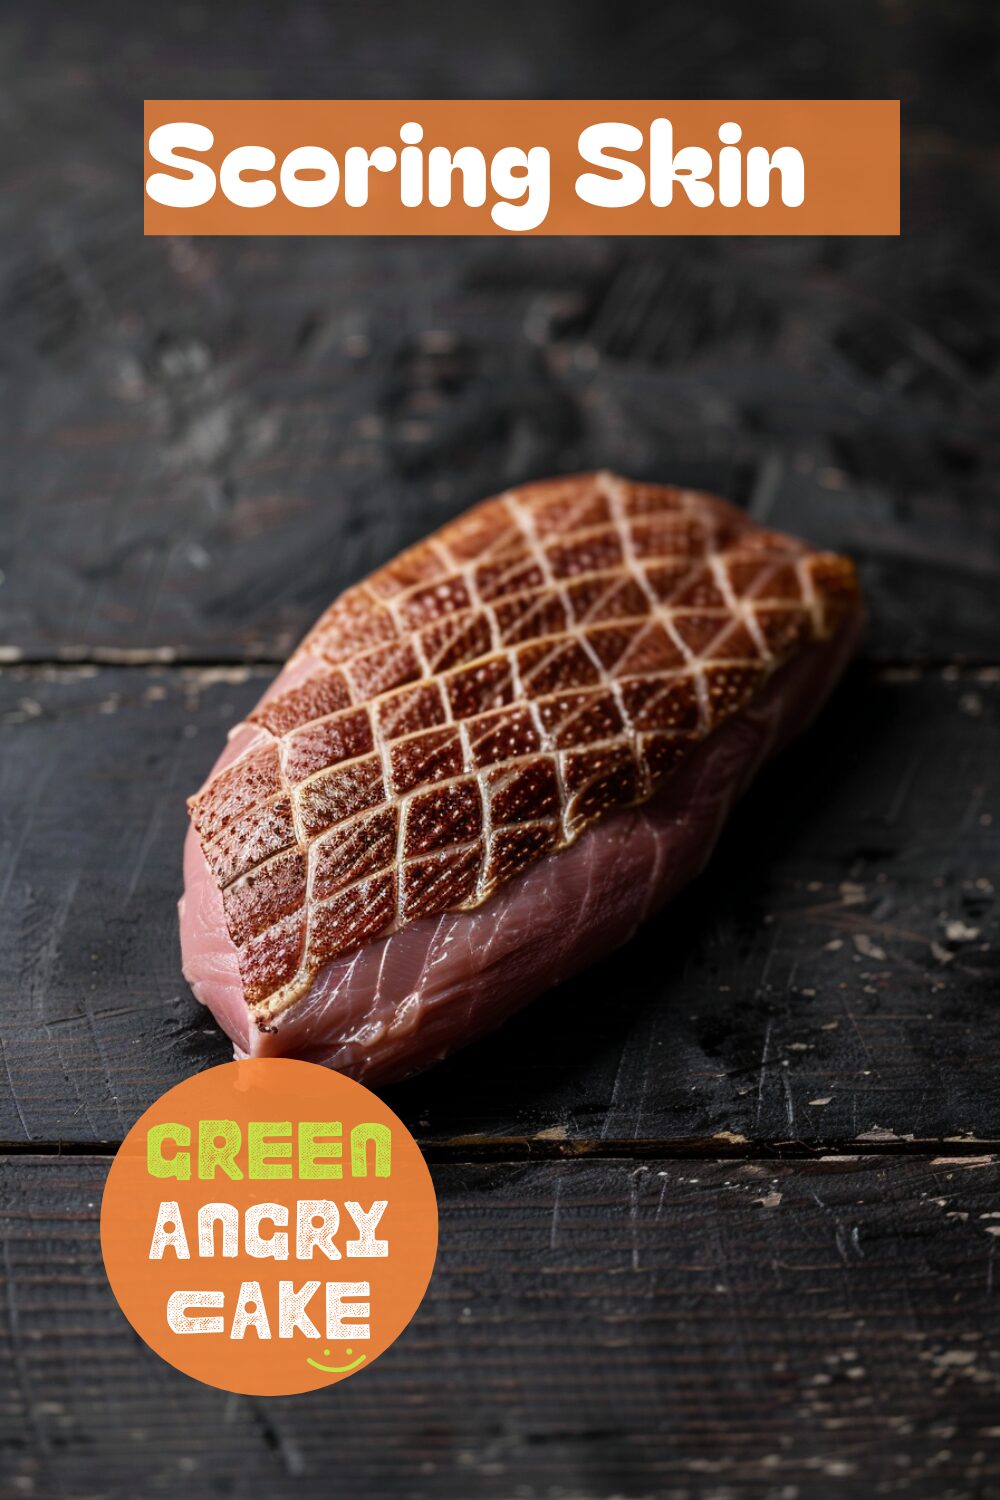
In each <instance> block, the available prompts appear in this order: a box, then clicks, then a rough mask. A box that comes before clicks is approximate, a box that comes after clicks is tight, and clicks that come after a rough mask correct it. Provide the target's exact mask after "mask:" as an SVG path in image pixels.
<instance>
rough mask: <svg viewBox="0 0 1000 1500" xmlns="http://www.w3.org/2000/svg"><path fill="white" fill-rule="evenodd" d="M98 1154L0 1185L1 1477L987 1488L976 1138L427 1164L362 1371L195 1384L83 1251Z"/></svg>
mask: <svg viewBox="0 0 1000 1500" xmlns="http://www.w3.org/2000/svg"><path fill="white" fill-rule="evenodd" d="M105 1169H106V1163H105V1162H103V1161H99V1160H94V1159H92V1158H81V1159H76V1160H72V1161H71V1160H63V1161H54V1160H52V1159H51V1158H47V1159H44V1160H38V1159H32V1158H29V1159H26V1160H23V1161H21V1162H18V1163H16V1164H14V1165H10V1166H8V1169H7V1170H6V1171H5V1172H4V1174H3V1175H2V1177H0V1213H2V1215H3V1231H4V1233H3V1240H4V1255H3V1263H2V1266H0V1275H2V1279H3V1292H4V1302H5V1306H6V1308H7V1316H6V1319H5V1326H4V1327H3V1329H2V1331H0V1340H2V1343H3V1346H4V1358H3V1360H2V1364H0V1369H2V1374H0V1389H2V1404H3V1422H4V1429H5V1437H6V1440H7V1441H6V1454H7V1462H6V1475H7V1481H6V1487H5V1493H8V1494H11V1495H17V1494H29V1495H42V1496H45V1497H46V1500H84V1497H86V1500H133V1497H134V1496H135V1495H136V1493H137V1492H141V1494H142V1495H143V1496H144V1497H152V1496H160V1495H162V1496H170V1497H173V1496H176V1495H178V1494H180V1493H183V1494H185V1495H189V1496H192V1497H195V1496H197V1497H201V1496H206V1497H207V1496H227V1495H231V1496H237V1495H240V1496H242V1495H246V1494H249V1493H255V1494H256V1493H260V1494H264V1493H266V1494H268V1495H272V1496H276V1497H293V1496H294V1497H295V1500H320V1497H326V1496H329V1495H331V1494H338V1495H340V1494H343V1495H350V1496H352V1497H358V1500H403V1497H405V1500H467V1497H468V1496H469V1495H471V1494H475V1495H478V1496H483V1497H484V1500H511V1497H514V1496H518V1497H523V1500H541V1497H553V1496H572V1497H573V1500H609V1497H611V1496H618V1497H628V1500H640V1497H648V1496H651V1495H656V1496H667V1495H669V1496H670V1497H672V1500H703V1497H709V1496H714V1497H719V1496H727V1497H732V1500H740V1497H750V1496H753V1497H758V1500H760V1497H774V1500H777V1497H787V1496H792V1495H796V1496H809V1497H812V1500H827V1497H830V1500H833V1497H838V1500H839V1497H842V1496H844V1495H865V1496H869V1495H871V1496H875V1495H905V1496H928V1497H930V1496H935V1497H944V1496H948V1497H951V1500H971V1497H979V1496H990V1495H994V1494H996V1493H997V1489H998V1486H1000V1449H998V1445H997V1442H996V1433H997V1400H998V1396H1000V1364H998V1355H997V1343H996V1333H997V1315H996V1296H995V1287H994V1265H995V1260H996V1249H997V1239H996V1225H997V1218H996V1212H997V1210H996V1205H997V1201H998V1193H1000V1165H998V1163H997V1161H996V1159H995V1158H986V1157H984V1158H979V1159H972V1160H970V1159H968V1158H960V1159H948V1158H941V1159H937V1160H933V1161H928V1160H922V1161H908V1162H905V1163H904V1162H894V1163H891V1164H883V1163H879V1162H877V1161H872V1160H867V1161H866V1160H862V1159H857V1158H848V1157H843V1158H840V1159H837V1160H831V1161H826V1162H813V1163H794V1164H793V1163H774V1162H760V1161H743V1162H740V1161H726V1160H720V1161H717V1162H712V1163H699V1164H697V1165H694V1164H691V1163H685V1162H680V1163H678V1162H674V1161H656V1160H652V1161H649V1162H646V1163H643V1164H636V1163H635V1162H628V1161H618V1162H615V1161H609V1162H601V1163H591V1164H584V1163H561V1164H549V1165H530V1166H527V1167H520V1168H519V1167H513V1166H509V1165H508V1166H494V1167H484V1166H469V1165H456V1166H453V1167H448V1168H439V1169H438V1170H437V1171H436V1173H435V1179H436V1186H437V1190H438V1193H439V1198H440V1206H441V1251H440V1256H439V1262H438V1267H437V1270H436V1273H435V1276H434V1278H433V1280H432V1282H431V1288H430V1293H429V1295H428V1298H427V1300H426V1302H425V1304H424V1306H423V1308H422V1309H421V1310H420V1312H419V1313H418V1314H417V1316H416V1318H415V1319H414V1321H413V1323H412V1324H411V1325H410V1328H409V1329H408V1330H407V1331H406V1333H404V1334H403V1336H402V1338H401V1339H400V1340H399V1342H398V1343H397V1344H396V1345H395V1347H394V1348H393V1350H392V1351H391V1352H390V1353H389V1354H388V1355H386V1357H385V1358H384V1359H383V1360H382V1361H380V1363H379V1364H378V1365H377V1366H375V1367H374V1368H373V1369H372V1370H371V1371H370V1372H369V1373H368V1374H366V1375H364V1376H363V1377H361V1378H358V1379H354V1380H351V1381H348V1382H346V1383H345V1384H342V1385H340V1386H338V1387H337V1388H336V1389H335V1390H331V1391H329V1392H318V1393H316V1394H313V1395H308V1396H300V1397H296V1398H295V1399H294V1400H275V1399H257V1398H255V1399H250V1398H245V1397H237V1396H228V1395H226V1394H225V1393H223V1392H220V1391H215V1390H211V1389H208V1388H206V1387H204V1386H200V1385H198V1384H197V1383H196V1382H194V1381H191V1380H188V1379H187V1378H186V1377H184V1376H182V1375H180V1374H178V1373H177V1372H176V1371H174V1370H172V1369H170V1368H169V1367H167V1366H166V1365H164V1364H162V1363H161V1362H160V1361H159V1360H158V1359H157V1358H156V1356H155V1355H153V1354H152V1353H151V1352H150V1351H149V1350H148V1349H147V1348H146V1347H145V1346H144V1345H142V1344H141V1343H140V1342H139V1340H138V1339H137V1338H136V1337H135V1335H134V1334H133V1333H132V1332H131V1330H130V1329H129V1327H128V1325H127V1324H126V1323H125V1320H124V1319H123V1318H122V1316H121V1314H120V1313H119V1311H118V1309H117V1308H116V1307H115V1305H114V1301H113V1299H112V1296H111V1293H110V1290H109V1289H108V1286H107V1283H106V1281H105V1278H104V1274H103V1270H102V1267H101V1261H100V1252H99V1245H98V1212H99V1205H100V1194H101V1190H102V1186H103V1178H104V1172H105ZM140 1474H141V1476H142V1478H141V1482H140V1481H139V1479H138V1477H137V1476H139V1475H140Z"/></svg>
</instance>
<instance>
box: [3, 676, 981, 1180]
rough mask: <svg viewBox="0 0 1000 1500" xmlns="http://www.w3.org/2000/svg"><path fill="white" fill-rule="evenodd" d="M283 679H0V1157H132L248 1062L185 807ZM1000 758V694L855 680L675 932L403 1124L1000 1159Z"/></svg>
mask: <svg viewBox="0 0 1000 1500" xmlns="http://www.w3.org/2000/svg"><path fill="white" fill-rule="evenodd" d="M268 675H269V674H268V672H267V671H266V670H262V669H247V668H238V669H224V670H220V669H213V670H210V671H205V670H198V669H189V670H179V669H174V670H169V671H168V670H160V669H155V670H146V669H138V668H134V669H113V670H112V669H96V668H92V667H91V668H78V669H54V668H52V669H44V670H42V669H26V668H17V669H9V670H7V671H6V672H4V673H2V674H0V720H2V723H0V729H2V735H3V742H2V748H0V807H2V809H3V855H4V865H3V872H2V875H0V898H2V900H0V905H2V910H3V912H4V921H3V923H2V925H0V1003H2V1014H3V1017H4V1019H3V1021H2V1023H0V1037H2V1043H3V1052H4V1068H3V1069H2V1070H0V1140H5V1141H7V1142H10V1143H18V1142H20V1143H25V1142H31V1141H58V1140H62V1141H69V1142H73V1141H76V1142H88V1141H103V1140H111V1141H113V1140H118V1139H120V1138H121V1136H122V1134H123V1132H124V1131H125V1130H126V1129H127V1128H128V1126H129V1125H130V1124H131V1123H132V1121H133V1120H134V1119H135V1118H136V1117H137V1116H138V1115H139V1114H140V1113H141V1111H142V1110H143V1109H144V1108H146V1106H147V1105H148V1104H149V1103H150V1102H151V1101H152V1100H153V1099H154V1098H155V1097H156V1096H157V1095H158V1094H160V1093H161V1092H162V1091H163V1090H164V1089H165V1088H167V1087H168V1086H169V1085H171V1084H172V1083H175V1082H177V1081H178V1080H179V1079H180V1078H183V1077H185V1076H187V1075H188V1074H189V1073H190V1072H192V1070H194V1069H197V1068H199V1067H203V1066H207V1065H208V1064H211V1063H213V1062H219V1061H221V1060H223V1059H224V1058H225V1057H226V1056H227V1055H228V1048H227V1044H226V1043H225V1041H224V1039H223V1038H222V1037H221V1034H220V1033H218V1032H217V1030H216V1029H215V1026H214V1024H213V1023H212V1021H211V1019H210V1018H209V1016H208V1015H207V1013H205V1012H203V1011H201V1010H199V1008H198V1007H197V1006H196V1005H195V1003H194V1001H193V1000H192V998H191V996H190V994H189V992H188V990H187V988H186V986H185V984H184V981H183V979H182V976H181V973H180V968H179V961H178V951H177V938H176V913H175V902H176V899H177V896H178V894H179V882H180V849H181V843H182V839H183V833H184V826H185V812H184V798H185V795H186V794H187V793H189V792H190V791H192V790H193V789H194V788H196V787H197V785H198V784H199V782H200V780H201V778H202V776H203V775H204V774H205V772H206V771H207V769H208V768H209V766H210V765H211V763H212V761H213V759H214V757H215V755H216V753H217V751H218V749H219V747H220V745H221V744H222V743H223V741H224V737H225V733H226V730H227V729H228V728H229V726H230V725H231V724H232V723H233V722H234V721H236V720H237V719H238V718H239V717H240V716H241V715H242V714H243V713H244V712H246V711H247V710H248V708H249V707H250V706H251V704H252V703H253V702H254V700H255V699H256V697H257V696H258V695H259V693H260V692H261V690H262V688H263V686H264V684H265V683H266V681H267V680H268ZM998 750H1000V678H998V674H997V673H996V672H993V671H966V672H957V671H954V670H947V671H945V672H938V671H933V672H932V671H924V672H920V671H917V670H906V671H895V670H894V671H878V670H874V669H872V668H870V667H865V666H859V667H858V668H856V669H855V671H854V672H853V674H852V675H851V677H850V679H849V680H848V682H847V683H846V684H845V686H844V687H843V689H842V690H841V692H840V694H839V696H838V698H837V699H836V701H835V703H834V704H833V705H832V706H831V708H830V710H829V711H828V712H827V713H826V715H825V717H824V719H823V721H822V722H821V724H820V725H819V726H817V728H816V729H815V731H814V732H813V733H812V734H811V735H810V737H809V738H808V740H807V741H805V742H804V743H802V744H801V745H800V746H799V747H797V748H796V749H795V750H793V751H792V752H790V753H789V754H788V755H787V756H786V757H785V759H784V760H783V762H782V763H781V764H780V765H779V766H777V767H775V768H773V769H772V771H771V772H770V773H768V775H767V776H766V778H765V779H764V781H763V782H762V783H761V784H760V785H759V786H758V787H757V789H756V790H755V792H754V793H753V794H752V795H751V797H750V798H749V799H748V801H747V802H746V803H745V804H744V806H743V807H742V808H741V809H740V810H739V811H738V813H737V815H736V817H735V819H734V821H733V824H732V826H731V828H730V830H729V832H728V834H727V835H726V837H725V839H724V841H723V844H722V846H721V848H720V849H719V851H718V853H717V856H716V858H715V861H714V863H713V864H712V866H711V867H710V870H709V872H708V873H707V874H706V876H705V877H704V878H703V879H702V881H701V882H700V883H699V884H698V885H697V886H696V887H695V888H694V889H692V890H691V891H690V892H689V893H687V894H686V895H685V896H684V897H683V898H682V899H681V901H680V902H679V903H677V905H676V906H675V907H674V908H672V909H671V910H670V911H668V912H667V913H666V914H665V915H664V916H663V917H662V918H661V919H659V920H657V921H654V922H653V923H651V924H650V925H649V926H648V927H647V928H646V929H645V930H644V931H643V932H642V933H640V934H639V935H638V936H637V937H636V938H635V939H634V940H633V942H632V943H631V944H629V945H628V947H627V948H625V949H624V950H623V951H622V952H621V953H620V954H618V955H616V956H615V957H614V958H613V959H612V960H609V961H608V962H606V963H605V964H603V965H598V966H597V967H596V968H594V969H592V970H591V971H590V972H588V973H586V974H584V975H582V976H580V978H579V979H578V980H577V981H576V982H574V983H571V984H568V985H566V986H564V987H563V988H562V989H560V990H559V991H557V992H555V993H553V994H551V995H549V996H547V997H545V998H543V999H542V1000H541V1001H539V1002H538V1003H536V1005H535V1006H534V1007H533V1008H532V1009H530V1010H529V1011H527V1012H525V1013H524V1014H523V1015H522V1016H520V1017H518V1018H516V1019H515V1020H514V1021H513V1022H511V1023H510V1024H509V1025H508V1026H507V1027H506V1028H505V1029H504V1030H503V1031H502V1032H501V1033H499V1034H498V1035H497V1036H496V1037H494V1038H493V1039H492V1040H490V1041H487V1042H486V1043H484V1044H482V1045H480V1046H479V1047H476V1048H474V1049H470V1050H469V1051H468V1052H467V1053H465V1054H464V1055H460V1056H459V1057H457V1058H456V1059H454V1060H453V1061H452V1062H450V1063H448V1064H446V1065H445V1066H443V1067H440V1068H438V1069H436V1070H434V1071H433V1072H432V1073H430V1074H429V1075H426V1076H425V1077H423V1078H419V1079H416V1080H413V1081H411V1082H410V1083H408V1084H405V1085H402V1086H399V1087H397V1088H395V1089H393V1090H392V1094H391V1097H392V1100H393V1103H394V1107H396V1108H398V1109H399V1110H400V1111H401V1112H402V1114H403V1115H404V1116H405V1118H406V1119H407V1120H408V1121H409V1122H410V1123H412V1125H413V1126H414V1127H415V1128H416V1129H417V1130H418V1131H419V1133H420V1134H421V1137H422V1138H423V1139H424V1140H426V1141H428V1142H432V1143H435V1144H436V1146H437V1147H438V1148H440V1149H441V1150H442V1151H443V1150H445V1149H446V1143H447V1142H448V1141H453V1140H454V1139H455V1138H456V1137H458V1138H461V1139H465V1138H469V1137H475V1138H476V1139H477V1140H478V1141H480V1142H483V1143H488V1142H489V1141H490V1140H496V1139H498V1138H499V1139H502V1141H503V1142H504V1149H505V1150H506V1151H508V1152H510V1151H512V1150H513V1151H528V1150H532V1149H534V1150H538V1149H541V1150H549V1149H560V1143H566V1149H577V1148H578V1147H579V1145H580V1143H593V1142H600V1141H603V1142H605V1143H607V1142H609V1141H610V1142H616V1141H617V1142H622V1141H626V1142H629V1143H632V1145H631V1149H636V1150H646V1151H649V1150H655V1149H657V1143H659V1147H658V1149H661V1150H662V1149H663V1147H664V1145H665V1144H669V1143H671V1142H674V1143H682V1144H685V1145H688V1144H690V1143H691V1142H698V1141H701V1142H706V1143H708V1145H707V1148H709V1149H710V1148H713V1147H714V1148H715V1149H717V1148H718V1145H719V1140H720V1138H721V1140H722V1141H723V1142H724V1143H725V1142H735V1144H736V1145H737V1146H739V1144H740V1142H741V1141H746V1142H754V1143H759V1144H760V1145H762V1146H764V1147H765V1148H770V1147H776V1146H778V1145H779V1144H780V1143H783V1142H784V1143H789V1142H791V1143H793V1145H794V1143H796V1142H799V1143H803V1142H804V1143H806V1144H807V1145H811V1146H815V1147H823V1146H827V1147H830V1146H834V1147H837V1148H838V1149H840V1148H844V1149H846V1148H847V1146H848V1145H849V1143H855V1142H858V1141H862V1142H863V1141H869V1142H872V1141H873V1142H875V1143H876V1144H878V1143H880V1142H882V1143H887V1144H888V1145H890V1146H892V1145H893V1144H894V1143H895V1144H899V1143H900V1142H906V1141H907V1140H909V1139H910V1138H914V1139H915V1140H917V1141H921V1140H923V1141H930V1140H943V1139H945V1138H948V1137H962V1138H964V1139H966V1140H970V1139H974V1138H982V1139H985V1138H992V1139H996V1138H997V1137H998V1136H1000V1122H998V1118H997V1108H996V1100H997V1097H998V1093H997V1090H998V1086H1000V1012H998V1010H997V1007H996V1005H995V1003H994V1000H995V992H996V976H997V951H998V946H997V908H996V901H995V886H996V883H997V880H998V870H997V838H996V825H995V823H994V822H993V821H992V820H993V819H994V818H996V816H997V815H998V811H1000V810H998V802H1000V780H998V777H1000V754H998ZM609 995H613V997H614V998H613V1003H609Z"/></svg>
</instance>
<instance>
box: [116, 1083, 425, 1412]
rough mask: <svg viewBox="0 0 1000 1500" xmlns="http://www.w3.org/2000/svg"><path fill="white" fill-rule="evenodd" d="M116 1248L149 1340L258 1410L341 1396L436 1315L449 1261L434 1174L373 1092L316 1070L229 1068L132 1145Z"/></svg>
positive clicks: (126, 1302) (162, 1113)
mask: <svg viewBox="0 0 1000 1500" xmlns="http://www.w3.org/2000/svg"><path fill="white" fill-rule="evenodd" d="M101 1249H102V1251H103V1254H104V1265H105V1268H106V1270H107V1273H108V1280H109V1281H110V1282H111V1287H112V1290H113V1291H114V1294H115V1296H116V1297H117V1299H118V1303H119V1305H120V1307H121V1309H122V1312H123V1313H124V1314H125V1316H126V1318H128V1320H129V1322H130V1323H131V1324H132V1327H133V1328H134V1329H135V1330H136V1332H137V1333H138V1334H140V1336H141V1337H142V1338H143V1339H145V1341H146V1343H147V1344H148V1345H149V1346H150V1348H151V1349H154V1350H155V1351H156V1353H157V1354H159V1355H160V1356H161V1357H162V1358H163V1359H165V1360H166V1361H167V1362H168V1363H169V1364H172V1365H174V1366H175V1367H176V1368H177V1369H178V1370H183V1371H184V1373H185V1375H191V1376H193V1377H194V1379H195V1380H203V1381H204V1382H205V1383H206V1384H207V1385H214V1386H218V1387H220V1388H221V1389H222V1390H226V1391H234V1392H237V1393H239V1394H241V1395H248V1396H290V1395H294V1394H295V1393H297V1392H298V1391H311V1390H315V1389H317V1388H318V1387H319V1386H324V1385H333V1384H334V1383H335V1382H336V1381H338V1380H344V1379H346V1378H347V1376H349V1375H353V1374H355V1373H356V1372H357V1371H358V1370H364V1369H366V1368H367V1366H368V1365H370V1364H372V1363H374V1361H375V1360H376V1359H377V1358H378V1356H379V1355H380V1354H382V1353H383V1352H384V1351H385V1350H386V1349H388V1347H389V1345H390V1344H391V1343H392V1342H393V1340H394V1339H396V1338H398V1337H399V1335H400V1334H401V1333H402V1331H403V1329H404V1328H405V1327H406V1325H407V1323H409V1321H410V1319H411V1318H412V1317H413V1314H414V1313H415V1312H416V1310H417V1308H418V1307H419V1306H420V1302H421V1300H422V1298H423V1295H424V1292H425V1291H426V1289H427V1283H428V1282H429V1280H430V1276H431V1271H432V1270H433V1268H434V1257H435V1254H436V1252H437V1203H436V1200H435V1197H434V1186H433V1184H432V1182H431V1177H430V1173H429V1172H428V1170H427V1164H426V1162H425V1161H424V1159H423V1157H422V1156H421V1154H420V1150H419V1148H418V1146H417V1144H416V1142H415V1141H414V1139H413V1137H412V1136H411V1134H410V1132H409V1131H408V1130H407V1128H406V1126H405V1125H404V1124H403V1123H402V1121H400V1120H398V1119H397V1118H396V1116H395V1115H394V1114H393V1113H392V1111H391V1110H390V1109H387V1108H386V1106H385V1105H384V1104H383V1103H382V1101H381V1100H380V1099H378V1098H377V1097H376V1096H375V1095H374V1094H372V1093H370V1092H369V1090H368V1089H366V1088H364V1087H362V1085H361V1084H360V1083H354V1082H353V1081H352V1080H351V1079H349V1078H345V1077H343V1076H342V1075H341V1074H339V1073H332V1072H330V1071H329V1069H327V1068H319V1067H316V1066H315V1065H314V1064H312V1063H304V1062H293V1061H291V1060H289V1059H284V1058H266V1059H264V1058H255V1059H250V1060H247V1061H244V1062H232V1063H224V1064H223V1065H222V1066H221V1067H218V1068H209V1069H208V1071H207V1072H204V1073H199V1074H197V1075H196V1076H195V1077H194V1078H188V1079H185V1081H184V1082H183V1083H179V1084H177V1086H176V1087H175V1088H172V1089H170V1090H168V1092H167V1093H165V1094H164V1095H163V1096H162V1098H160V1099H158V1100H157V1101H156V1103H155V1104H154V1105H153V1106H152V1108H151V1109H148V1110H147V1111H146V1113H145V1114H144V1115H143V1116H142V1118H141V1119H140V1120H138V1121H137V1122H136V1124H135V1125H133V1127H132V1129H131V1130H130V1131H129V1133H128V1135H127V1136H126V1138H125V1140H124V1142H123V1143H122V1147H121V1150H120V1151H119V1152H118V1155H117V1156H116V1157H115V1160H114V1162H113V1163H112V1166H111V1172H110V1174H109V1176H108V1181H107V1186H106V1187H105V1189H104V1201H103V1203H102V1205H101Z"/></svg>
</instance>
